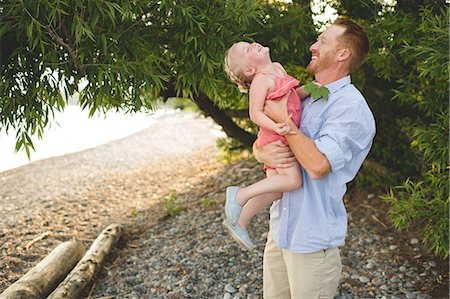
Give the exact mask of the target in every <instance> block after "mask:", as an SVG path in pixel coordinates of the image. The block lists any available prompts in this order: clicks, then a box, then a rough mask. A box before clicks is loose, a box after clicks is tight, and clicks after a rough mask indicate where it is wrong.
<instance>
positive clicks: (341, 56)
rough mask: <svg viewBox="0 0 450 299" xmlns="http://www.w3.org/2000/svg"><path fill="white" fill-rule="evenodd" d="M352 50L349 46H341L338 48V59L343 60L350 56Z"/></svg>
mask: <svg viewBox="0 0 450 299" xmlns="http://www.w3.org/2000/svg"><path fill="white" fill-rule="evenodd" d="M351 55H352V51H350V49H349V48H343V49H340V50H338V61H345V60H348V59H349V58H350V56H351Z"/></svg>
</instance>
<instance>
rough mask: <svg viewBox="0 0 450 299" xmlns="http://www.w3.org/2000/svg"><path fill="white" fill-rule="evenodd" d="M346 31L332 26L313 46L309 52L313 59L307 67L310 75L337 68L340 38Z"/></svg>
mask: <svg viewBox="0 0 450 299" xmlns="http://www.w3.org/2000/svg"><path fill="white" fill-rule="evenodd" d="M344 31H345V28H344V27H342V26H338V25H331V26H330V27H328V28H327V29H326V30H325V31H324V32H322V34H320V35H319V37H318V38H317V41H316V42H315V43H313V44H312V45H311V47H310V48H309V50H310V51H311V54H312V57H311V61H310V62H309V64H308V66H307V67H306V69H307V70H308V72H309V73H310V74H317V73H320V72H324V71H327V70H332V69H333V68H335V67H336V66H337V52H338V49H339V41H338V38H339V36H340V35H341V34H342V33H343V32H344Z"/></svg>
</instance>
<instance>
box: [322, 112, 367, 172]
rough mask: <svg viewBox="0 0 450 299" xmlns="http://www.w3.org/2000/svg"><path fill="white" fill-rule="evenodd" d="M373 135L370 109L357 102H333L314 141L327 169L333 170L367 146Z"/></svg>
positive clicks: (341, 166)
mask: <svg viewBox="0 0 450 299" xmlns="http://www.w3.org/2000/svg"><path fill="white" fill-rule="evenodd" d="M374 135H375V122H374V119H373V115H372V114H371V113H370V111H368V110H366V109H363V107H360V106H358V105H353V106H338V105H336V107H335V108H334V109H330V110H329V111H328V113H327V115H326V116H325V118H324V121H323V124H322V126H321V128H320V131H319V134H318V136H319V137H318V138H317V139H315V140H314V142H315V144H316V146H317V148H318V149H319V151H320V152H322V153H323V154H324V155H325V156H326V157H327V159H328V161H329V163H330V166H331V171H332V172H336V171H338V170H340V169H342V168H343V167H344V166H345V165H346V163H347V162H349V161H351V160H352V158H353V157H354V156H355V155H356V154H358V153H359V152H361V151H362V150H364V149H365V148H367V147H368V146H370V144H371V143H372V139H373V137H374Z"/></svg>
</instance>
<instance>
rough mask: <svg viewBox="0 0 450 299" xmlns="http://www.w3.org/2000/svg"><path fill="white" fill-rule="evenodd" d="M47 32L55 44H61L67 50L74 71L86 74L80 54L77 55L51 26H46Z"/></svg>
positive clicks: (82, 74)
mask: <svg viewBox="0 0 450 299" xmlns="http://www.w3.org/2000/svg"><path fill="white" fill-rule="evenodd" d="M46 29H47V33H48V34H49V35H50V36H51V37H52V39H53V40H54V41H55V42H56V44H58V45H60V46H62V47H63V48H64V49H66V51H67V52H69V56H70V58H71V59H72V61H73V63H74V65H75V69H76V71H77V72H78V73H79V74H80V75H81V76H85V75H86V66H85V65H83V64H82V63H81V61H80V56H79V55H78V52H77V51H76V50H74V49H73V48H72V47H71V46H70V45H69V44H67V43H66V42H64V40H63V39H62V38H61V37H60V36H59V35H58V34H57V33H56V32H55V31H54V30H53V28H52V27H51V26H47V28H46Z"/></svg>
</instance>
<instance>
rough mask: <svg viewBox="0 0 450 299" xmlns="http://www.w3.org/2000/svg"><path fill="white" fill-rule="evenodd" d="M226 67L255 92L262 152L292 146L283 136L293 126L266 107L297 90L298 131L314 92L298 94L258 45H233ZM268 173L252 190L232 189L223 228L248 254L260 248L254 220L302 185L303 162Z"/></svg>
mask: <svg viewBox="0 0 450 299" xmlns="http://www.w3.org/2000/svg"><path fill="white" fill-rule="evenodd" d="M224 68H225V71H226V73H227V75H228V76H229V78H230V80H231V81H232V82H234V83H235V84H236V85H237V86H238V88H239V90H241V92H246V91H247V90H250V104H249V112H250V119H251V120H252V121H253V122H254V123H255V124H257V125H258V126H259V127H260V130H259V132H258V144H257V145H258V147H261V146H264V145H265V144H268V143H271V142H273V141H276V140H281V141H282V142H283V143H285V144H286V145H287V142H286V139H285V138H284V137H283V135H285V134H290V132H289V127H288V126H287V123H275V122H274V121H273V120H271V119H270V118H269V117H268V116H266V115H265V114H264V112H263V108H264V102H265V101H266V100H280V99H281V98H282V97H283V96H284V95H285V94H286V93H287V92H288V91H289V90H291V91H292V92H291V94H290V96H289V99H288V104H287V105H288V112H289V116H290V117H291V118H292V120H293V121H294V123H295V124H296V125H297V127H298V126H299V125H300V114H301V102H300V98H302V99H303V98H306V97H307V96H309V93H307V92H305V91H304V89H303V88H302V87H301V88H298V89H297V87H298V85H299V82H298V81H297V80H296V79H294V78H293V77H291V76H289V75H288V74H287V73H286V71H285V70H284V68H283V66H282V65H281V64H279V63H278V62H272V61H271V59H270V54H269V48H268V47H263V46H261V45H260V44H258V43H247V42H238V43H235V44H233V45H232V46H231V48H230V49H228V51H227V53H226V54H225V63H224ZM299 97H300V98H299ZM291 134H292V133H291ZM264 170H265V171H266V175H267V178H265V179H263V180H261V181H259V182H257V183H255V184H252V185H250V186H247V187H236V186H231V187H228V188H227V190H226V202H225V220H224V222H223V224H224V225H225V227H226V228H227V229H228V230H229V232H230V234H231V236H232V237H233V238H234V239H235V240H236V241H237V242H238V243H239V244H240V245H241V246H243V247H244V248H245V249H247V250H252V249H253V248H254V246H255V245H254V244H253V242H252V240H251V239H250V237H249V235H248V232H247V226H248V224H249V222H250V219H251V218H252V217H253V216H255V215H256V214H257V213H258V212H260V211H262V210H263V209H264V208H265V207H266V206H267V205H268V204H270V203H272V202H273V201H275V200H277V199H280V198H281V193H282V192H284V191H292V190H295V189H297V188H299V187H300V186H301V184H302V175H301V170H300V165H299V164H298V163H297V164H296V165H295V166H293V167H290V168H283V169H281V168H280V169H275V168H270V167H269V166H268V165H264ZM250 199H253V200H251V201H250Z"/></svg>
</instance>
